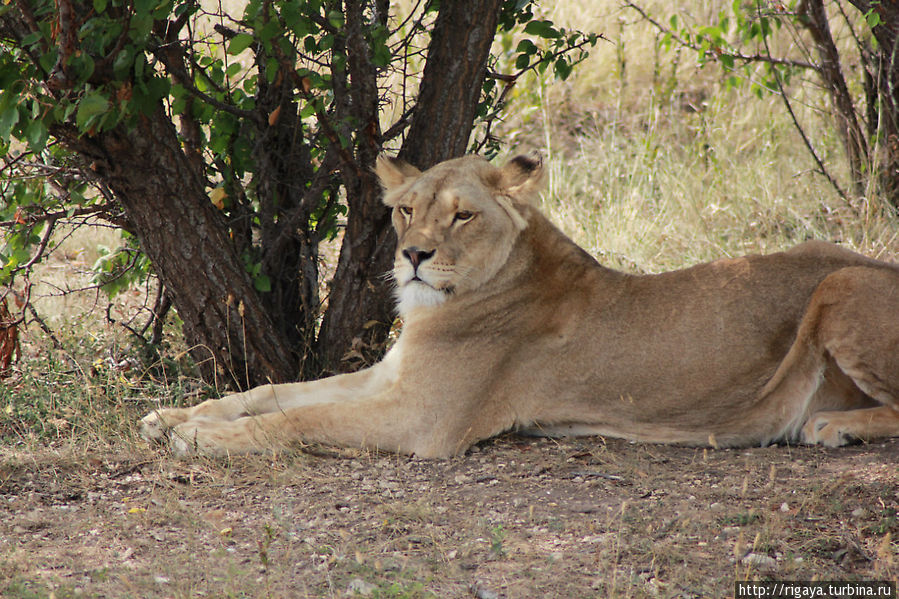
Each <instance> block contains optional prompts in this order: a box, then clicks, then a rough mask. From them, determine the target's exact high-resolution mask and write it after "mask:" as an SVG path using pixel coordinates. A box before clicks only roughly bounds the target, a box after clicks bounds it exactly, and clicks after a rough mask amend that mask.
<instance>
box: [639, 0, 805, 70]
mask: <svg viewBox="0 0 899 599" xmlns="http://www.w3.org/2000/svg"><path fill="white" fill-rule="evenodd" d="M624 6H626V7H628V8H632V9H634V10H635V11H637V12H638V13H639V14H640V16H641V17H642V18H643V19H644V20H645V21H647V22H648V23H650V24H651V25H652V26H653V27H655V28H656V29H658V30H659V31H661V32H662V33H664V34H666V35H670V36H671V39H673V40H674V41H676V42H677V43H678V44H679V45H681V46H683V47H685V48H689V49H691V50H693V51H695V52H701V51H702V48H700V47H699V46H697V45H696V44H693V43H690V42H688V41H687V40H685V39H683V38H682V37H680V36H679V35H677V34H676V33H675V32H673V31H671V29H669V28H668V27H665V26H664V25H662V24H661V23H659V22H658V21H656V20H655V19H653V18H652V17H651V16H649V15H648V14H647V13H646V11H645V10H643V9H642V8H641V7H640V6H638V5H636V4H634V3H633V2H625V4H624ZM766 45H767V44H766ZM721 55H727V56H730V57H731V58H733V59H734V60H739V61H741V62H746V63H749V62H765V63H768V64H774V65H782V66H788V67H797V68H801V69H809V70H812V71H820V67H819V66H818V65H815V64H813V63H810V62H806V61H804V60H793V59H789V58H775V57H773V56H771V54H770V52H769V53H767V54H758V53H757V54H743V53H742V52H729V51H728V52H725V51H723V50H722V53H721ZM721 55H719V54H716V55H715V59H714V60H715V61H716V62H721V58H720V56H721Z"/></svg>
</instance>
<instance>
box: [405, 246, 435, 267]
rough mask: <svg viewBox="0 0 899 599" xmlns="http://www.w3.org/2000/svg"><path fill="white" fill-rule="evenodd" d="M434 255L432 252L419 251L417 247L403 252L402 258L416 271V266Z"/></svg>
mask: <svg viewBox="0 0 899 599" xmlns="http://www.w3.org/2000/svg"><path fill="white" fill-rule="evenodd" d="M433 255H434V250H430V251H429V250H420V249H418V248H417V247H414V246H413V247H410V248H406V249H404V250H403V256H405V257H406V260H408V261H409V262H410V263H411V264H412V268H415V269H417V268H418V266H419V265H420V264H421V263H422V262H424V261H425V260H427V259H428V258H430V257H431V256H433Z"/></svg>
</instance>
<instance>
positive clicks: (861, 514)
mask: <svg viewBox="0 0 899 599" xmlns="http://www.w3.org/2000/svg"><path fill="white" fill-rule="evenodd" d="M867 516H868V510H866V509H865V508H863V507H860V508H856V509H854V510H852V517H853V518H865V517H867Z"/></svg>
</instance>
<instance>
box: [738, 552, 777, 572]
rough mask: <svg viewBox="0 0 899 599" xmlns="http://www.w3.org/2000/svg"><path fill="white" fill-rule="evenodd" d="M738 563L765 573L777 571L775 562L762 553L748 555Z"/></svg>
mask: <svg viewBox="0 0 899 599" xmlns="http://www.w3.org/2000/svg"><path fill="white" fill-rule="evenodd" d="M740 561H741V562H742V563H743V564H744V565H746V566H753V567H754V568H756V569H758V570H763V571H765V572H774V571H776V570H777V561H776V560H775V559H774V558H772V557H768V556H767V555H765V554H763V553H748V554H747V555H746V557H744V558H743V559H742V560H740Z"/></svg>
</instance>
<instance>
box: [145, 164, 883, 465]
mask: <svg viewBox="0 0 899 599" xmlns="http://www.w3.org/2000/svg"><path fill="white" fill-rule="evenodd" d="M377 173H378V176H379V177H380V179H381V182H382V184H383V186H384V190H385V191H384V202H385V203H386V204H387V205H388V206H390V207H391V208H392V209H393V224H394V226H395V227H396V231H397V234H398V237H399V243H398V246H397V250H396V261H395V266H394V271H393V276H394V279H395V281H396V296H397V300H398V308H399V313H400V315H401V316H402V317H403V319H404V321H405V326H404V327H403V330H402V333H401V335H400V338H399V340H398V341H397V342H396V344H395V346H394V347H393V348H392V349H391V350H390V352H388V354H387V355H386V357H385V358H384V359H383V361H381V362H380V363H378V364H376V365H375V366H373V367H371V368H368V369H366V370H362V371H360V372H357V373H354V374H344V375H339V376H334V377H331V378H327V379H323V380H319V381H314V382H307V383H296V384H288V385H268V386H262V387H258V388H256V389H253V390H251V391H248V392H246V393H238V394H234V395H229V396H227V397H224V398H223V399H219V400H210V401H205V402H203V403H201V404H199V405H197V406H195V407H192V408H184V409H180V408H178V409H163V410H157V411H154V412H152V413H150V414H149V415H147V416H146V417H145V418H144V419H143V420H142V430H143V434H144V436H145V437H146V438H148V439H162V438H165V437H166V436H167V437H168V440H169V441H170V443H171V445H172V447H173V448H174V450H175V451H177V452H180V453H191V452H194V451H198V452H201V453H206V454H225V453H244V452H257V451H266V450H271V449H274V448H277V447H281V446H284V445H285V444H289V443H291V442H295V441H305V442H321V443H329V444H335V445H341V446H355V447H366V448H375V449H380V450H386V451H393V452H401V453H408V454H415V455H417V456H422V457H440V456H451V455H454V454H459V453H462V452H464V451H465V450H466V448H468V447H469V446H471V445H472V444H473V443H475V442H477V441H479V440H481V439H486V438H488V437H491V436H493V435H496V434H498V433H501V432H503V431H507V430H510V429H518V430H526V431H530V432H536V433H540V434H546V435H565V434H577V435H593V434H595V435H610V436H616V437H624V438H627V439H633V440H640V441H650V442H661V443H685V444H692V445H703V444H711V445H718V446H739V445H750V444H752V445H758V444H767V443H771V442H773V441H788V442H793V441H802V442H805V443H823V444H824V445H828V446H838V445H842V444H844V443H846V442H847V441H849V440H850V439H871V438H875V437H883V436H892V435H899V268H897V267H896V266H893V265H890V264H886V263H884V262H878V261H876V260H872V259H869V258H866V257H864V256H861V255H858V254H855V253H852V252H850V251H847V250H844V249H840V248H839V247H836V246H833V245H829V244H826V243H822V242H810V243H805V244H803V245H800V246H799V247H797V248H795V249H793V250H790V251H788V252H784V253H778V254H772V255H768V256H747V257H744V258H737V259H731V260H718V261H716V262H712V263H709V264H701V265H699V266H694V267H692V268H688V269H686V270H679V271H676V272H668V273H664V274H659V275H650V276H637V275H630V274H624V273H620V272H616V271H613V270H610V269H608V268H605V267H603V266H601V265H600V264H598V263H597V262H596V260H594V259H593V258H592V257H590V256H589V255H588V254H587V253H586V252H585V251H584V250H582V249H581V248H579V247H577V246H576V245H575V244H574V243H573V242H572V241H571V240H569V239H568V238H567V237H565V235H563V234H562V233H561V232H559V231H558V230H557V229H556V228H555V227H554V226H553V225H552V224H550V222H549V221H548V220H547V219H546V218H545V217H543V216H542V215H541V214H540V213H539V212H538V211H537V209H536V208H535V207H534V206H532V205H531V200H532V199H533V198H534V197H535V196H536V194H537V192H538V191H539V187H540V181H541V179H542V175H543V166H542V163H541V161H540V160H539V158H535V157H529V156H519V157H517V158H515V159H513V160H512V161H511V162H509V163H508V164H507V165H506V166H505V167H503V168H496V167H494V166H492V165H491V164H490V163H488V162H487V161H486V160H484V159H482V158H479V157H476V156H469V157H465V158H459V159H456V160H450V161H447V162H444V163H441V164H438V165H437V166H435V167H433V168H431V169H429V170H427V171H425V172H420V171H418V170H416V169H415V168H413V167H411V166H409V165H407V164H404V163H401V162H398V161H395V160H391V159H381V160H380V161H379V162H378V165H377Z"/></svg>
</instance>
